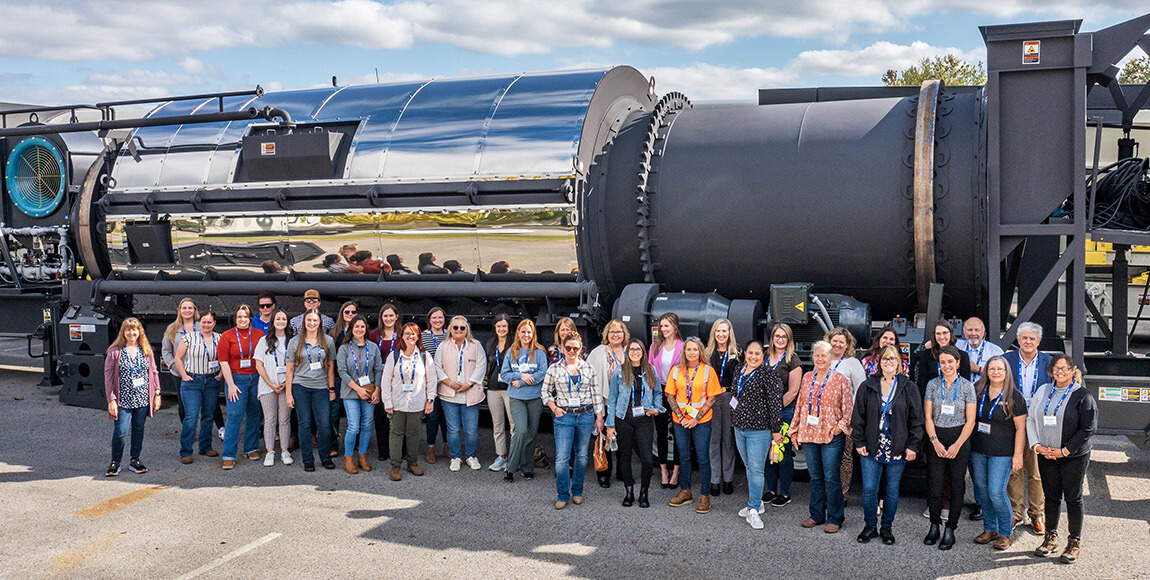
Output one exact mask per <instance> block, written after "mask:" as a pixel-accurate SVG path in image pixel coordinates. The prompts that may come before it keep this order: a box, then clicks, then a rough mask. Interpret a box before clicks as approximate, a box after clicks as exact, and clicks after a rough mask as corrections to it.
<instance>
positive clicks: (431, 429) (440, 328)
mask: <svg viewBox="0 0 1150 580" xmlns="http://www.w3.org/2000/svg"><path fill="white" fill-rule="evenodd" d="M446 325H447V314H446V313H445V312H444V311H443V309H442V308H440V307H438V306H436V307H434V308H432V309H431V310H429V311H427V330H425V331H423V334H422V335H421V340H422V344H423V350H425V351H427V352H428V353H429V354H430V355H431V356H433V357H434V356H435V352H436V351H438V350H439V345H441V344H443V343H445V342H447V328H446ZM438 435H443V457H451V453H450V452H449V451H448V445H447V423H445V422H444V421H443V404H442V402H440V400H439V399H438V398H436V399H435V402H434V408H433V409H432V410H431V412H430V413H428V414H427V462H428V463H435V442H436V436H438Z"/></svg>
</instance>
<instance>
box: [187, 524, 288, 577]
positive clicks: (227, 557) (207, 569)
mask: <svg viewBox="0 0 1150 580" xmlns="http://www.w3.org/2000/svg"><path fill="white" fill-rule="evenodd" d="M282 535H283V534H280V533H279V532H272V533H270V534H268V535H266V536H264V537H262V538H260V539H258V540H256V541H254V542H252V543H250V544H248V545H246V546H244V547H242V548H240V549H238V550H236V551H234V552H229V553H227V554H224V555H223V556H220V557H219V558H216V559H215V560H212V561H211V562H208V563H207V564H204V565H203V566H200V567H199V568H196V569H195V570H192V571H191V572H188V573H187V574H184V575H183V576H177V577H176V580H191V579H192V578H195V577H196V576H200V575H201V574H205V573H207V572H210V571H211V570H213V569H215V568H217V567H219V566H221V565H223V564H226V563H228V562H230V561H232V560H234V559H236V558H239V557H240V556H243V555H244V554H247V553H248V552H251V551H252V550H254V549H256V548H258V547H260V546H262V545H264V544H266V543H268V542H270V541H272V540H274V539H276V538H278V537H280V536H282Z"/></svg>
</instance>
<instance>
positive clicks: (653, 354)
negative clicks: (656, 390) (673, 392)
mask: <svg viewBox="0 0 1150 580" xmlns="http://www.w3.org/2000/svg"><path fill="white" fill-rule="evenodd" d="M662 350H663V347H662V346H659V347H657V350H656V347H655V343H651V347H650V348H648V349H647V362H649V363H651V366H652V367H655V374H656V375H657V376H658V377H659V384H660V385H666V384H667V377H665V376H663V375H661V374H660V372H661V370H660V369H659V358H658V357H661V356H663V353H662V352H659V351H662ZM682 356H683V340H682V339H680V338H676V339H675V362H674V363H672V364H671V368H675V367H677V366H679V359H680V358H682Z"/></svg>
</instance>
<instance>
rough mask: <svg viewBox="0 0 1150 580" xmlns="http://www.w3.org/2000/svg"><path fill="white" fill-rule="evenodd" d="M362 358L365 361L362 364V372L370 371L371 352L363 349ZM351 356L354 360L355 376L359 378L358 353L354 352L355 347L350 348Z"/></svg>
mask: <svg viewBox="0 0 1150 580" xmlns="http://www.w3.org/2000/svg"><path fill="white" fill-rule="evenodd" d="M363 354H364V357H365V358H366V359H367V360H365V361H364V363H363V372H365V373H366V372H367V371H369V370H371V350H369V349H367V348H366V347H365V348H364V349H363ZM351 356H352V358H353V359H354V360H355V376H357V377H358V376H359V352H358V351H356V348H355V345H352V347H351Z"/></svg>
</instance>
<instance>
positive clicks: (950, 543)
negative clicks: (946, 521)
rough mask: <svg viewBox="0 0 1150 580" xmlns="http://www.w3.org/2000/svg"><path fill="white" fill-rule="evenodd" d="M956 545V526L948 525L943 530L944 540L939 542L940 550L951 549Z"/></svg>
mask: <svg viewBox="0 0 1150 580" xmlns="http://www.w3.org/2000/svg"><path fill="white" fill-rule="evenodd" d="M953 547H954V528H952V527H950V526H946V528H945V529H943V531H942V540H940V541H939V542H938V549H939V550H949V549H951V548H953Z"/></svg>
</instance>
